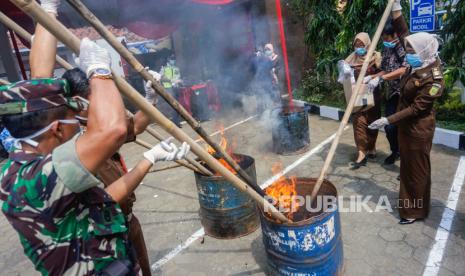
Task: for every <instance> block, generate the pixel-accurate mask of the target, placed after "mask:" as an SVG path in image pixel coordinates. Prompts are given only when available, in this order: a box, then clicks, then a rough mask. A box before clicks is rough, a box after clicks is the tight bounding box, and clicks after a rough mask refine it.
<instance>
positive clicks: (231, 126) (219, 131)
mask: <svg viewBox="0 0 465 276" xmlns="http://www.w3.org/2000/svg"><path fill="white" fill-rule="evenodd" d="M255 117H257V115H254V116H250V117H249V118H247V119H244V120H242V121H239V122H237V123H234V124H232V125H230V126H228V127H227V128H225V129H224V131H226V130H230V129H231V128H234V127H237V126H238V125H242V124H243V123H246V122H248V121H250V120H252V119H253V118H255ZM220 133H221V130H218V131H215V132H213V133H212V134H210V136H215V135H218V134H220ZM195 142H197V143H198V142H203V139H202V138H200V139H197V140H195Z"/></svg>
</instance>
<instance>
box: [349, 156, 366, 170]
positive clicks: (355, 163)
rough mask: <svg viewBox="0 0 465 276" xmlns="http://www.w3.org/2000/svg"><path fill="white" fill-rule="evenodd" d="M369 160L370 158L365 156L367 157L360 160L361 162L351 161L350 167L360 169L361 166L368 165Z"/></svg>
mask: <svg viewBox="0 0 465 276" xmlns="http://www.w3.org/2000/svg"><path fill="white" fill-rule="evenodd" d="M367 161H368V159H367V158H366V157H365V158H363V160H362V161H360V162H357V161H355V162H351V163H350V164H349V166H350V169H352V170H357V169H359V168H360V167H362V166H366V165H367Z"/></svg>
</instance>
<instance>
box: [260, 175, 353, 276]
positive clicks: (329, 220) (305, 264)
mask: <svg viewBox="0 0 465 276" xmlns="http://www.w3.org/2000/svg"><path fill="white" fill-rule="evenodd" d="M315 183H316V179H309V178H296V177H292V178H289V179H287V178H284V177H280V178H279V179H278V180H277V181H276V182H274V183H273V184H272V185H271V186H270V187H269V188H267V189H266V193H267V194H268V195H269V196H270V197H272V198H273V199H274V201H275V205H276V206H278V209H280V210H282V211H284V213H285V214H286V215H287V217H288V218H290V219H292V221H293V223H290V224H283V223H280V222H277V221H275V220H273V219H272V218H270V217H269V216H268V215H266V214H265V213H264V212H261V216H260V220H261V225H262V233H263V243H264V245H265V249H266V254H267V257H268V264H269V267H270V270H271V272H272V273H271V274H278V275H325V276H326V275H342V273H343V260H344V257H343V248H342V239H341V234H340V233H341V223H340V218H339V212H338V209H337V190H336V188H335V187H334V185H333V184H331V183H330V182H328V181H325V182H324V183H323V185H322V188H321V189H320V192H319V194H318V197H317V198H318V200H316V202H315V200H314V203H313V204H310V202H309V201H310V194H311V192H312V189H313V187H314V185H315ZM318 201H319V202H318ZM325 201H330V202H332V204H329V205H328V204H325ZM326 203H327V202H326ZM325 207H328V208H326V209H325Z"/></svg>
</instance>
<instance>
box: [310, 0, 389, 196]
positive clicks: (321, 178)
mask: <svg viewBox="0 0 465 276" xmlns="http://www.w3.org/2000/svg"><path fill="white" fill-rule="evenodd" d="M393 5H394V0H389V2H388V4H387V6H386V9H385V10H384V14H383V17H381V20H380V22H379V24H378V29H377V30H376V33H375V35H374V37H373V40H372V42H371V45H370V48H369V49H368V53H367V55H366V56H367V57H371V56H373V53H374V52H375V49H376V46H377V45H378V41H379V38H380V37H381V32H382V31H383V28H384V25H386V21H387V20H388V18H389V14H390V12H391V10H392V6H393ZM369 64H370V58H366V59H365V62H364V63H363V66H362V69H361V70H360V74H359V75H358V79H357V84H356V86H355V91H354V93H352V96H351V97H350V101H349V104H348V105H347V108H346V111H345V113H344V117H343V118H342V121H341V124H340V125H339V129H338V130H337V133H336V137H335V138H334V140H333V143H332V144H331V148H330V149H329V153H328V156H326V160H325V163H324V165H323V169H322V170H321V173H320V176H319V177H318V180H317V182H316V184H315V187H314V188H313V191H312V195H311V199H312V200H314V199H315V198H316V196H317V194H318V192H319V191H320V188H321V185H322V184H323V181H324V179H325V178H326V174H327V171H328V169H329V166H330V165H331V162H332V161H333V158H334V155H335V153H336V149H337V146H338V144H339V140H340V138H341V135H342V133H343V132H344V128H345V127H346V125H347V123H348V122H349V118H350V115H351V114H352V111H353V109H354V105H355V100H356V99H357V97H358V94H359V93H360V91H361V90H362V89H361V88H362V83H363V79H364V78H365V75H366V72H367V70H368V65H369Z"/></svg>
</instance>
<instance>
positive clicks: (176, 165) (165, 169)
mask: <svg viewBox="0 0 465 276" xmlns="http://www.w3.org/2000/svg"><path fill="white" fill-rule="evenodd" d="M179 167H181V165H179V164H175V165H170V166H166V167H163V168H158V169H151V170H150V171H149V172H148V173H154V172H161V171H167V170H171V169H176V168H179Z"/></svg>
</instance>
